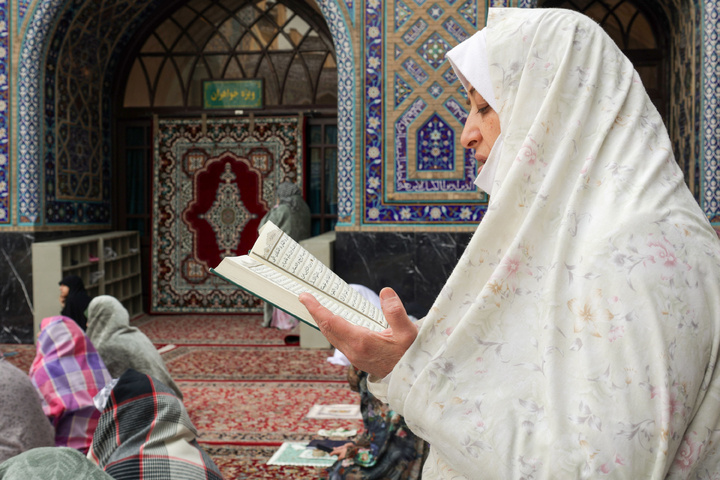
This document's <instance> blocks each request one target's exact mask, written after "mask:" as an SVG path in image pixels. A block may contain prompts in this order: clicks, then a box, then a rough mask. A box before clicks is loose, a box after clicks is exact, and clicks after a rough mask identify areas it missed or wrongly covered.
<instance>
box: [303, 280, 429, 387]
mask: <svg viewBox="0 0 720 480" xmlns="http://www.w3.org/2000/svg"><path fill="white" fill-rule="evenodd" d="M299 300H300V302H301V303H302V304H303V305H304V306H305V308H307V310H308V312H309V313H310V315H312V317H313V319H314V320H315V322H316V323H317V325H318V327H319V328H320V332H322V334H323V335H325V338H327V339H328V341H329V342H330V343H331V344H332V345H333V346H334V347H335V348H337V349H338V350H340V351H341V352H342V353H344V354H345V356H346V357H347V358H348V360H350V363H352V364H353V365H354V366H355V367H356V368H359V369H360V370H362V371H364V372H367V373H369V374H371V375H374V376H375V377H378V378H383V377H385V376H387V374H389V373H390V372H391V371H392V369H393V368H394V367H395V365H396V364H397V362H398V361H399V360H400V357H402V356H403V354H404V353H405V351H406V350H407V349H408V348H409V347H410V345H412V343H413V342H414V341H415V337H417V332H418V330H417V327H416V326H415V324H414V323H413V322H412V321H411V320H410V318H409V317H408V315H407V312H406V311H405V307H404V306H403V304H402V301H401V300H400V297H398V296H397V294H396V293H395V291H394V290H393V289H392V288H383V289H382V291H381V292H380V301H381V303H382V310H383V313H384V315H385V319H386V320H387V323H388V325H389V326H390V328H388V329H386V330H383V331H381V332H374V331H372V330H369V329H367V328H364V327H359V326H357V325H354V324H352V323H350V322H348V321H347V320H345V319H344V318H342V317H340V316H339V315H334V314H333V313H332V312H331V311H330V310H328V309H327V308H325V307H323V306H322V305H320V303H319V302H318V301H317V300H316V299H315V297H314V296H313V295H311V294H309V293H302V294H300V297H299Z"/></svg>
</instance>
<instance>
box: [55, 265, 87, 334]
mask: <svg viewBox="0 0 720 480" xmlns="http://www.w3.org/2000/svg"><path fill="white" fill-rule="evenodd" d="M60 304H61V305H62V310H61V311H60V315H63V316H65V317H68V318H72V319H73V320H75V322H76V323H77V324H78V325H80V328H82V329H83V331H84V330H86V329H87V308H88V305H89V304H90V296H89V295H88V294H87V291H86V290H85V284H84V283H83V281H82V278H80V277H78V276H77V275H68V276H66V277H65V278H63V279H62V280H60Z"/></svg>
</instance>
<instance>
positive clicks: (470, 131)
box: [460, 121, 482, 149]
mask: <svg viewBox="0 0 720 480" xmlns="http://www.w3.org/2000/svg"><path fill="white" fill-rule="evenodd" d="M481 140H482V134H481V133H480V129H479V128H477V127H476V126H474V125H473V124H472V122H469V121H468V122H465V127H464V128H463V131H462V134H461V135H460V143H461V144H462V146H463V147H465V148H467V149H470V148H476V147H477V145H478V144H479V143H480V141H481Z"/></svg>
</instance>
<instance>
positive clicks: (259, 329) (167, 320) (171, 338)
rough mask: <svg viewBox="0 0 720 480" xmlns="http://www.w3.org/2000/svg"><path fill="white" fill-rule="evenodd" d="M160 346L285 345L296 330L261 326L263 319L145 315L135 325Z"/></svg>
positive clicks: (246, 316)
mask: <svg viewBox="0 0 720 480" xmlns="http://www.w3.org/2000/svg"><path fill="white" fill-rule="evenodd" d="M133 325H135V326H137V327H140V329H141V330H142V331H143V332H145V335H147V336H148V337H150V338H151V339H152V341H153V342H156V343H159V344H168V343H175V344H178V343H185V344H188V343H189V344H225V345H228V344H229V345H271V344H275V345H284V344H285V341H284V339H285V337H286V336H287V335H290V334H294V335H297V329H296V330H292V331H290V330H277V329H275V328H264V327H263V326H262V315H155V316H150V315H146V316H144V317H140V318H138V319H137V320H135V321H133Z"/></svg>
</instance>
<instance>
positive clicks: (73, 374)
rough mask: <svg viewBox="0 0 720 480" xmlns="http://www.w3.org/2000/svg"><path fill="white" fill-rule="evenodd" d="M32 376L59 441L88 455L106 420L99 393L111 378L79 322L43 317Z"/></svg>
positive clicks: (56, 443) (62, 444) (61, 444)
mask: <svg viewBox="0 0 720 480" xmlns="http://www.w3.org/2000/svg"><path fill="white" fill-rule="evenodd" d="M30 379H31V380H32V383H33V385H34V386H35V388H36V389H37V390H38V392H39V393H40V397H41V399H42V402H43V411H44V412H45V415H47V417H48V418H49V419H50V421H51V422H52V423H53V425H54V426H55V432H56V433H55V445H56V446H58V447H71V448H75V449H77V450H80V451H81V452H83V453H87V450H88V448H89V447H90V445H91V444H92V436H93V433H94V432H95V428H96V427H97V423H98V419H99V418H100V412H99V411H98V410H97V409H96V408H95V405H94V404H93V397H94V396H95V395H96V394H97V393H98V391H100V390H101V389H102V388H103V387H104V386H105V384H106V383H108V382H109V381H110V380H111V377H110V374H109V373H108V371H107V368H105V363H103V361H102V358H100V355H99V354H98V352H97V350H95V347H94V346H93V344H92V342H90V339H88V338H87V337H86V336H85V334H84V333H83V331H82V330H81V329H80V327H78V325H77V323H75V322H74V321H73V320H71V319H69V318H67V317H62V316H56V317H49V318H46V319H44V320H43V321H42V323H41V324H40V335H39V336H38V341H37V354H36V355H35V360H34V361H33V363H32V366H31V367H30Z"/></svg>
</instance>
